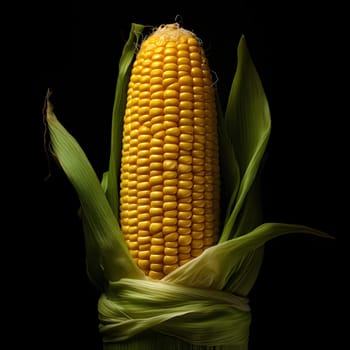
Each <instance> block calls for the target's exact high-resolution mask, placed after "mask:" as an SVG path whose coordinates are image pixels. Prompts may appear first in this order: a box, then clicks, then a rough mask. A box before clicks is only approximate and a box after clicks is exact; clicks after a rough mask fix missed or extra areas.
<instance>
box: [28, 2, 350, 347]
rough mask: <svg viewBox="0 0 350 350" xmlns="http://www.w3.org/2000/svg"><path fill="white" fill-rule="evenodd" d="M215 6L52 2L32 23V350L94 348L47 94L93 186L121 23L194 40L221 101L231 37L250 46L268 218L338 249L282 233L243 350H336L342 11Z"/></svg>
mask: <svg viewBox="0 0 350 350" xmlns="http://www.w3.org/2000/svg"><path fill="white" fill-rule="evenodd" d="M190 5H191V7H193V9H192V8H189V6H190ZM219 5H220V3H217V2H214V3H210V4H205V3H199V5H196V4H194V5H192V3H190V2H188V3H186V4H181V3H180V2H174V3H172V4H170V3H168V2H166V3H165V2H164V3H163V4H162V5H160V4H157V3H154V2H152V3H149V2H147V3H146V2H144V3H142V4H137V3H131V2H130V3H125V4H123V9H118V7H119V5H118V3H115V4H113V2H111V3H108V4H107V3H104V2H98V3H97V2H92V3H91V4H90V3H85V4H78V3H74V4H70V5H68V6H63V5H59V6H58V5H57V6H56V5H55V4H54V3H51V5H47V4H46V5H45V6H43V7H40V11H39V10H38V11H39V12H40V15H38V16H35V17H32V18H31V21H32V23H31V32H30V33H31V35H30V39H29V41H28V42H27V45H28V46H27V47H28V53H29V57H30V64H31V67H30V70H31V75H32V102H33V103H32V107H33V108H32V112H33V113H32V115H31V118H32V121H31V122H32V123H33V124H32V125H35V131H34V136H35V147H36V153H35V154H38V155H39V163H38V164H39V167H38V168H37V165H36V164H35V171H33V172H34V173H35V177H36V180H37V183H38V186H39V188H40V192H39V193H40V197H39V198H38V199H37V201H36V202H37V203H38V204H39V208H36V209H35V213H36V214H35V215H34V216H35V228H36V229H35V230H33V231H32V234H31V239H30V242H31V244H33V243H34V246H35V247H34V248H33V249H32V248H30V254H29V255H30V258H31V260H32V261H34V263H35V268H34V271H35V274H34V276H31V280H34V281H35V283H33V287H34V286H36V287H39V288H33V292H34V293H33V295H34V299H33V300H35V302H34V301H33V304H32V305H31V306H32V307H33V310H32V312H33V314H35V315H36V316H37V317H35V321H34V320H33V322H32V324H31V326H33V327H34V329H35V330H34V331H33V332H31V336H33V337H34V339H33V340H34V341H35V344H36V347H37V348H39V347H40V348H41V347H43V348H46V349H49V348H50V349H52V348H61V349H69V348H73V347H74V346H75V345H78V344H80V347H79V348H81V349H84V350H90V349H91V350H99V349H101V340H100V338H99V335H98V320H97V308H96V303H97V299H98V293H97V291H96V290H95V289H94V288H93V286H92V285H91V284H90V282H89V280H88V279H87V276H86V273H85V265H84V241H83V233H82V229H81V226H80V222H79V219H78V217H77V210H78V207H79V203H78V200H77V197H76V194H75V191H74V189H73V188H72V187H71V185H70V183H69V181H68V180H67V179H66V177H65V175H64V174H63V172H62V171H61V170H60V169H59V168H58V167H57V165H56V164H55V163H54V162H53V161H52V159H51V158H50V157H48V156H47V152H46V148H45V146H44V133H45V128H44V124H43V122H42V113H41V109H42V107H43V103H44V98H45V94H46V90H47V88H52V90H53V103H54V105H55V110H56V114H57V116H58V118H59V120H60V121H61V122H62V123H63V125H64V126H65V127H66V129H67V130H68V131H70V132H71V134H72V135H73V136H74V137H75V138H76V139H77V140H78V142H79V144H80V145H81V146H82V148H83V149H84V151H85V152H86V154H87V156H88V158H89V160H90V162H91V163H92V165H93V167H94V169H95V170H96V172H97V174H98V175H99V176H101V174H102V172H103V171H105V170H106V169H107V166H108V156H109V141H110V122H111V114H112V107H113V99H114V89H115V83H116V76H117V70H118V62H119V58H120V55H121V50H122V48H123V45H124V43H125V41H126V40H127V38H128V35H129V30H130V24H131V23H132V22H136V23H141V24H144V25H150V26H158V25H160V24H163V23H170V22H174V21H175V20H176V21H180V23H181V24H182V25H183V26H184V27H185V28H187V29H191V30H193V31H194V32H195V33H196V34H197V35H198V36H199V37H200V38H201V39H202V40H203V43H204V47H205V48H206V52H207V56H208V59H209V63H210V65H211V68H212V70H213V71H215V72H216V74H217V77H218V79H219V80H218V88H219V92H220V94H221V97H222V100H223V102H224V103H225V101H226V98H227V94H228V90H229V87H230V85H231V82H232V79H233V75H234V72H235V66H236V47H237V44H238V41H239V38H240V36H241V35H242V34H244V35H245V36H246V39H247V44H248V48H249V50H250V53H251V56H252V58H253V61H254V63H255V65H256V68H257V70H258V73H259V75H260V78H261V80H262V83H263V86H264V88H265V92H266V95H267V98H268V100H269V104H270V109H271V119H272V134H271V137H270V142H269V145H268V148H267V161H266V164H265V168H264V173H263V206H264V216H265V221H274V222H287V223H299V224H305V225H309V226H312V227H314V228H317V229H320V230H323V231H326V232H328V233H330V234H332V235H333V236H334V237H336V238H337V239H336V240H328V239H321V238H316V237H309V236H304V235H290V236H285V237H280V238H277V239H275V240H273V241H270V242H268V243H267V244H266V250H265V259H264V263H263V266H262V269H261V273H260V275H259V278H258V280H257V282H256V285H255V286H254V288H253V290H252V292H251V295H250V300H251V301H250V304H251V307H252V317H253V319H252V326H251V344H250V350H256V349H338V348H339V349H340V348H341V347H340V346H339V344H340V343H338V342H339V339H340V335H341V331H340V323H341V322H343V321H340V320H338V318H339V317H340V315H341V310H342V309H343V308H344V306H345V305H344V303H345V301H343V299H342V297H341V295H342V293H343V287H341V286H340V282H341V281H342V279H345V277H346V276H342V278H340V277H341V273H340V266H341V264H340V260H341V259H343V258H344V256H342V255H341V253H340V250H339V251H338V248H339V247H340V245H341V243H340V242H341V241H342V239H343V238H344V236H345V234H346V233H347V227H346V225H345V218H346V214H345V208H347V207H348V205H347V203H346V200H347V199H346V191H347V188H346V187H345V186H344V185H345V184H346V182H345V180H346V179H347V176H346V172H347V169H346V156H345V153H346V152H345V141H346V140H345V138H344V137H343V134H344V130H345V128H346V119H347V118H346V117H347V116H344V112H340V109H339V104H340V102H341V101H340V100H341V99H342V96H343V94H342V92H341V91H342V90H341V89H339V88H338V86H339V84H336V83H335V79H336V78H339V76H335V75H336V74H338V73H335V71H336V68H337V66H338V65H340V61H341V57H342V50H343V48H342V45H344V43H343V42H342V41H341V40H336V38H337V37H336V34H337V31H336V29H335V27H334V23H337V24H339V21H341V20H340V18H341V17H342V16H340V13H339V12H338V11H341V10H340V9H339V10H338V9H336V10H335V11H334V8H332V11H331V9H329V8H328V7H327V6H326V5H325V6H324V7H323V8H321V7H320V5H318V7H314V8H312V9H306V8H305V7H304V6H302V5H296V3H295V2H293V3H292V2H290V3H289V2H283V6H282V5H280V6H279V5H274V6H272V5H269V4H267V3H266V2H264V3H259V5H256V4H254V3H251V2H235V1H232V2H229V3H227V4H226V5H221V6H219ZM332 23H333V24H332ZM340 24H342V23H340ZM338 57H339V59H338ZM224 103H223V104H224ZM344 160H345V161H344ZM30 166H31V167H33V164H31V165H30ZM38 169H39V171H38V172H37V171H36V170H38ZM34 187H35V186H34ZM34 190H35V192H36V193H38V192H37V191H36V187H35V188H34ZM344 201H345V203H344ZM29 209H31V208H29ZM38 227H39V229H37V228H38Z"/></svg>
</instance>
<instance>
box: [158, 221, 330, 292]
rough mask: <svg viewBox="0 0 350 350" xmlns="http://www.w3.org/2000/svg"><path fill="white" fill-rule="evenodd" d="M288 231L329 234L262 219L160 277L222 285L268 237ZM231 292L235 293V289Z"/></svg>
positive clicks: (199, 284) (204, 285) (183, 282)
mask: <svg viewBox="0 0 350 350" xmlns="http://www.w3.org/2000/svg"><path fill="white" fill-rule="evenodd" d="M288 233H305V234H306V233H307V234H313V235H318V236H321V237H328V238H329V237H331V236H329V235H327V234H326V233H324V232H322V231H319V230H316V229H313V228H311V227H308V226H304V225H295V224H284V223H264V224H261V225H259V226H258V227H256V228H255V229H253V230H252V231H250V232H249V233H246V234H245V235H242V236H239V237H235V238H232V239H230V240H228V241H225V242H222V243H219V244H217V245H215V246H212V247H210V248H207V249H206V250H205V251H204V252H203V253H202V254H201V255H200V256H198V257H196V258H195V259H193V260H191V261H190V262H188V263H186V264H184V265H182V266H180V267H178V268H177V269H176V270H174V271H172V272H171V273H169V274H168V275H167V276H165V277H164V278H163V281H165V282H169V283H176V284H181V285H187V286H194V287H197V288H209V289H219V290H220V289H223V288H224V287H225V285H226V284H227V283H228V281H229V280H230V277H231V276H232V275H233V274H234V273H236V271H237V269H238V268H239V266H240V263H241V259H242V258H244V257H245V256H246V255H247V254H248V253H250V252H252V251H254V250H255V249H258V248H259V247H261V246H263V245H264V244H265V243H266V242H267V241H268V240H270V239H272V238H275V237H278V236H281V235H285V234H288ZM243 287H244V285H243ZM241 288H242V287H241ZM232 292H233V293H236V291H235V290H232Z"/></svg>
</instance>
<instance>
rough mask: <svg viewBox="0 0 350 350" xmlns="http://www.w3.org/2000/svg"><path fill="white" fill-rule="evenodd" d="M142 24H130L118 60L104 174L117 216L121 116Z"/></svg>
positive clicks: (108, 193)
mask: <svg viewBox="0 0 350 350" xmlns="http://www.w3.org/2000/svg"><path fill="white" fill-rule="evenodd" d="M143 28H144V26H143V25H141V24H137V23H132V24H131V30H130V34H129V39H128V41H127V42H126V44H125V46H124V48H123V51H122V55H121V58H120V61H119V71H118V78H117V86H116V90H115V98H114V105H113V113H112V127H111V150H110V158H109V169H108V172H106V174H104V181H105V186H106V195H107V198H108V201H109V203H110V205H111V208H112V210H113V213H114V214H115V216H116V217H117V218H118V217H119V183H118V179H119V169H120V160H121V150H122V135H123V117H124V112H125V105H126V95H127V86H128V82H129V77H130V72H131V63H132V60H133V58H134V55H135V51H136V49H137V43H138V41H139V38H140V35H141V33H142V31H143Z"/></svg>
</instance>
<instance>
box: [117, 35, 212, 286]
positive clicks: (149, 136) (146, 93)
mask: <svg viewBox="0 0 350 350" xmlns="http://www.w3.org/2000/svg"><path fill="white" fill-rule="evenodd" d="M147 43H148V45H147ZM211 85H212V82H211V77H210V72H209V70H208V67H207V62H206V59H205V57H204V52H203V50H202V48H201V47H200V45H199V44H198V42H197V40H196V39H195V38H192V37H188V36H182V37H180V38H179V39H178V41H165V40H162V39H159V38H157V37H149V38H148V39H147V40H146V41H145V42H144V43H143V45H142V46H141V48H140V51H139V53H138V55H137V58H136V61H135V63H134V66H133V70H132V75H131V79H130V83H129V90H128V98H127V106H126V113H125V118H124V131H123V150H122V166H121V201H120V208H121V210H120V216H121V226H122V231H123V233H124V237H125V239H126V242H127V244H128V247H129V250H130V252H131V255H132V256H133V258H134V259H135V262H136V263H137V265H138V266H139V267H140V268H141V269H142V270H143V271H144V272H145V274H146V275H149V276H150V277H152V278H155V279H160V278H162V277H163V276H164V275H166V274H168V273H169V272H171V271H173V270H174V269H176V268H177V267H178V266H180V265H182V264H184V263H186V262H187V261H189V260H191V259H192V258H193V257H196V256H198V255H200V254H201V253H202V252H203V250H204V249H205V248H206V247H208V246H211V245H213V244H215V243H216V241H217V238H218V227H219V222H218V217H219V214H218V210H219V173H218V171H219V167H218V146H217V135H216V111H215V101H214V94H213V90H212V86H211ZM208 135H209V136H208ZM214 176H215V177H216V178H213V177H214ZM213 201H214V202H213Z"/></svg>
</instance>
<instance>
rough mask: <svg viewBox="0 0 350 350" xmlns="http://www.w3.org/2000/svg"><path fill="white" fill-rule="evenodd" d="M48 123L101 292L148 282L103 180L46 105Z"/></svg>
mask: <svg viewBox="0 0 350 350" xmlns="http://www.w3.org/2000/svg"><path fill="white" fill-rule="evenodd" d="M46 104H47V106H46V121H47V125H48V128H49V132H50V141H51V146H52V149H53V153H54V155H55V157H56V158H57V160H58V162H59V164H60V165H61V167H62V169H63V171H64V172H65V174H66V176H67V177H68V179H69V180H70V182H71V183H72V185H73V187H74V188H75V190H76V192H77V194H78V197H79V201H80V204H81V208H80V215H81V217H82V221H83V226H84V232H85V238H86V251H87V262H86V263H87V269H88V274H89V276H90V278H91V280H92V282H93V283H94V284H95V285H97V286H98V287H99V288H100V289H103V288H104V286H102V285H101V282H102V281H108V280H112V281H115V280H119V279H120V278H122V277H134V278H144V274H143V273H142V272H141V271H140V269H139V268H138V267H137V266H136V264H135V263H134V261H133V259H132V258H131V256H130V254H129V251H128V248H127V246H126V244H125V241H124V238H123V235H122V234H121V232H120V227H119V224H118V222H117V220H116V218H115V216H114V214H113V212H112V210H111V207H110V205H109V203H108V201H107V198H106V196H105V193H104V191H103V189H102V186H101V184H100V182H99V179H98V177H97V175H96V173H95V171H94V169H93V168H92V166H91V164H90V162H89V160H88V158H87V157H86V155H85V153H84V151H83V150H82V149H81V147H80V146H79V144H78V142H77V141H76V140H75V138H74V137H73V136H72V135H71V134H70V133H69V132H68V131H67V130H66V129H65V128H64V127H63V125H62V124H61V123H60V122H59V121H58V119H57V117H56V115H55V113H54V111H53V106H52V104H51V102H50V100H49V96H48V97H47V101H46Z"/></svg>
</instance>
